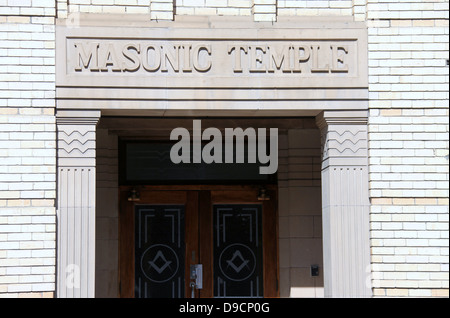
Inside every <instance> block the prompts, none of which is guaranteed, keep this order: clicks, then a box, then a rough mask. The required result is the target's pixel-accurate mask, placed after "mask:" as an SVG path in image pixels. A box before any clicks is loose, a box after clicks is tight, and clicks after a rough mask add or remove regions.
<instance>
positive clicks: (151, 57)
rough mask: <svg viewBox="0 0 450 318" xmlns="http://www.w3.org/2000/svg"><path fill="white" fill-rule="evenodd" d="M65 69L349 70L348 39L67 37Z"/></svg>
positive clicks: (351, 54)
mask: <svg viewBox="0 0 450 318" xmlns="http://www.w3.org/2000/svg"><path fill="white" fill-rule="evenodd" d="M72 45H73V46H72V50H69V52H70V53H71V54H72V56H71V58H69V59H70V60H71V61H72V63H71V65H69V68H71V70H69V71H71V72H75V73H82V72H100V73H134V72H147V73H161V74H164V73H170V74H194V73H214V72H217V73H221V74H227V73H228V74H235V75H238V74H247V75H249V74H250V75H251V74H258V73H265V74H268V75H270V74H284V75H287V74H294V73H297V74H298V73H303V74H309V75H310V76H314V74H320V73H343V74H346V73H349V72H351V67H352V65H354V61H353V59H354V56H355V54H356V53H355V52H353V51H354V48H355V47H354V46H352V45H351V44H349V43H345V42H343V43H340V42H332V41H322V42H298V43H287V42H269V43H257V42H253V43H243V42H242V43H223V42H221V43H217V42H211V43H199V42H197V43H194V42H191V43H189V42H183V43H174V42H167V41H166V42H162V41H154V42H151V41H124V40H117V41H111V40H108V41H106V40H98V41H92V40H78V41H73V42H72Z"/></svg>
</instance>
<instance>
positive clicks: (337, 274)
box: [316, 111, 372, 297]
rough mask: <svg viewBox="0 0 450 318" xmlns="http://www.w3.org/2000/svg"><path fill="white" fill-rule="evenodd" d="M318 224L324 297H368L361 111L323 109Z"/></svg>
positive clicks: (364, 122)
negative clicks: (320, 224) (321, 236)
mask: <svg viewBox="0 0 450 318" xmlns="http://www.w3.org/2000/svg"><path fill="white" fill-rule="evenodd" d="M316 120H317V125H318V126H319V128H320V129H321V135H322V222H323V223H322V227H323V254H324V255H323V256H324V257H323V266H324V270H323V272H324V287H325V297H370V296H371V294H372V291H371V277H370V273H371V270H370V250H369V246H370V244H369V180H368V155H367V152H368V146H367V112H366V111H324V112H322V113H321V114H320V115H319V116H318V117H317V119H316Z"/></svg>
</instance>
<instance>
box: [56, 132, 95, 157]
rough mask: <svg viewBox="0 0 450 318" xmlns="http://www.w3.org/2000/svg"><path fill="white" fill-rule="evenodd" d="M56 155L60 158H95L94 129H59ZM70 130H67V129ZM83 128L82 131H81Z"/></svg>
mask: <svg viewBox="0 0 450 318" xmlns="http://www.w3.org/2000/svg"><path fill="white" fill-rule="evenodd" d="M59 128H60V129H59V131H58V155H59V156H60V157H93V156H95V148H96V144H95V139H96V135H95V130H93V128H94V129H95V127H93V128H92V126H90V127H79V128H78V129H74V130H72V129H70V128H71V127H64V126H63V127H59ZM61 128H62V129H61ZM68 128H69V129H70V130H69V129H68ZM83 128H84V129H83Z"/></svg>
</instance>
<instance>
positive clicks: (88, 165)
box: [56, 111, 100, 298]
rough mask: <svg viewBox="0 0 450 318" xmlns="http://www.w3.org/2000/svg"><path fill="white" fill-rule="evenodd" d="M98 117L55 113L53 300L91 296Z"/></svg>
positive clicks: (92, 113) (93, 113)
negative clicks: (55, 189)
mask: <svg viewBox="0 0 450 318" xmlns="http://www.w3.org/2000/svg"><path fill="white" fill-rule="evenodd" d="M99 118H100V111H58V113H57V115H56V123H57V132H58V191H57V192H58V194H57V200H58V201H57V202H58V205H57V218H58V220H57V225H58V228H57V233H58V235H57V296H58V297H68V298H71V297H74V298H78V297H82V298H86V297H94V296H95V286H94V282H95V277H94V276H95V148H96V125H97V122H98V120H99Z"/></svg>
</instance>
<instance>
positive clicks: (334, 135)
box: [322, 126, 367, 158]
mask: <svg viewBox="0 0 450 318" xmlns="http://www.w3.org/2000/svg"><path fill="white" fill-rule="evenodd" d="M339 128H341V129H339V130H337V129H336V130H330V131H328V132H327V133H324V134H323V135H322V147H323V149H322V153H323V158H328V157H329V156H333V157H335V156H346V157H347V156H352V157H359V156H367V131H366V130H365V129H358V128H356V127H352V128H353V129H348V130H344V129H345V126H344V127H339ZM352 130H353V131H352Z"/></svg>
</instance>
